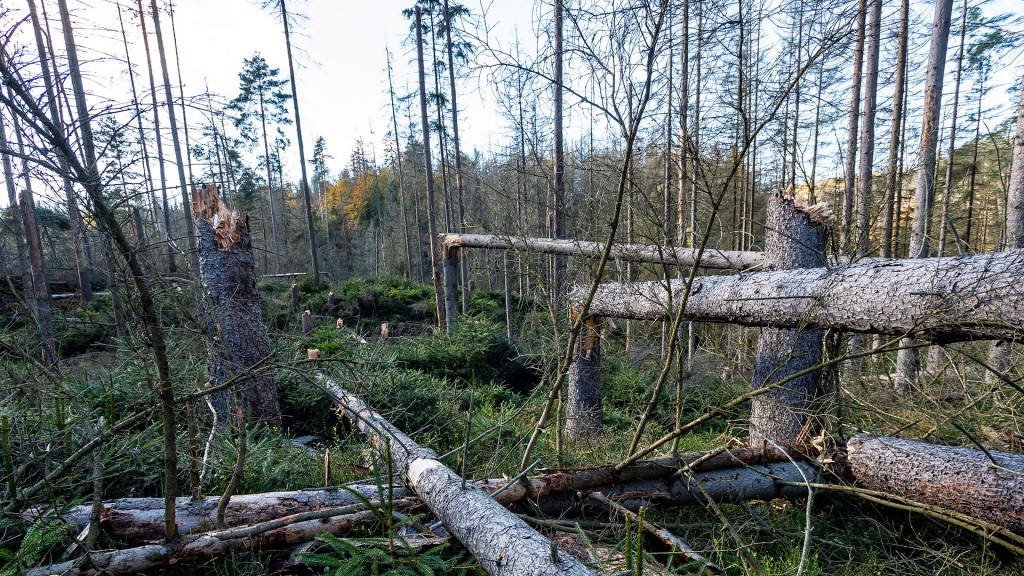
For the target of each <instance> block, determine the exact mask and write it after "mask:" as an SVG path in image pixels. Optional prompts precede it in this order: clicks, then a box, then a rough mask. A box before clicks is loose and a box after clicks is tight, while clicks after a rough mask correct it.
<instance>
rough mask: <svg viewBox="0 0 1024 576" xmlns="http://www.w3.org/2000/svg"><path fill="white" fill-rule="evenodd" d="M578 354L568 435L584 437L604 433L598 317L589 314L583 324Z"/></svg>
mask: <svg viewBox="0 0 1024 576" xmlns="http://www.w3.org/2000/svg"><path fill="white" fill-rule="evenodd" d="M580 331H581V334H580V337H579V338H578V339H577V340H576V357H575V358H574V359H573V362H572V364H570V365H569V374H568V379H569V392H568V398H567V400H566V412H565V438H566V439H567V440H569V441H575V440H581V439H583V438H589V437H592V436H596V435H599V434H601V430H602V429H603V427H604V410H603V408H602V405H601V334H600V330H599V329H598V326H597V318H596V317H595V316H588V317H587V318H586V319H584V320H583V322H582V323H581V325H580Z"/></svg>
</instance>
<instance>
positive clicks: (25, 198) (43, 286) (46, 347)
mask: <svg viewBox="0 0 1024 576" xmlns="http://www.w3.org/2000/svg"><path fill="white" fill-rule="evenodd" d="M15 131H16V132H15V133H16V134H17V127H15ZM19 140H20V138H19ZM18 148H19V149H20V151H21V153H24V148H23V147H22V145H21V142H19V143H18ZM24 178H25V183H26V186H25V188H24V189H22V191H21V194H20V195H19V200H20V204H21V216H22V219H23V221H24V226H25V236H26V237H27V238H28V256H29V264H30V269H31V271H32V297H33V300H34V301H33V303H32V309H33V312H34V313H35V314H34V316H35V318H34V320H35V322H36V331H37V332H38V333H39V343H40V345H41V347H42V360H43V363H44V364H46V365H51V364H54V363H55V362H57V343H56V341H55V340H54V339H53V321H52V320H51V318H50V287H49V284H48V283H47V279H46V261H45V258H44V257H43V241H42V237H41V236H40V233H39V223H38V221H37V220H36V204H35V199H34V198H33V197H32V196H33V195H32V189H31V187H30V186H29V185H28V182H29V178H28V172H27V171H26V172H25V174H24Z"/></svg>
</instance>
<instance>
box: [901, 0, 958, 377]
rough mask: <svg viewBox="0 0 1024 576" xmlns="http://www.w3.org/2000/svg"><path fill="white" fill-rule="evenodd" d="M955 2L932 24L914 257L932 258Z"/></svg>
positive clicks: (909, 355) (913, 371)
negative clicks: (944, 83)
mask: <svg viewBox="0 0 1024 576" xmlns="http://www.w3.org/2000/svg"><path fill="white" fill-rule="evenodd" d="M952 12H953V0H936V2H935V18H934V21H933V22H932V40H931V46H930V48H929V50H928V73H927V76H926V78H925V87H924V112H923V114H922V121H921V150H920V163H919V168H918V171H917V187H916V188H915V191H914V200H915V201H916V202H917V207H916V208H915V209H914V221H913V222H912V223H911V231H910V252H909V254H908V256H909V257H910V258H924V257H926V256H928V253H929V247H930V243H931V242H930V240H931V238H930V237H931V234H932V225H931V219H932V206H933V205H934V204H935V163H936V160H937V156H938V154H937V151H938V140H939V123H940V118H939V112H940V109H941V105H942V77H943V74H944V73H945V69H946V47H947V45H948V43H949V25H950V18H951V15H952ZM914 344H915V342H914V341H913V340H912V339H906V340H904V341H903V342H902V344H901V346H902V347H903V349H902V350H900V351H899V353H898V355H897V357H896V372H897V375H898V376H897V378H896V391H897V393H900V394H905V393H907V392H908V391H909V390H910V386H911V384H912V383H913V382H914V380H915V379H916V378H917V369H918V357H919V354H918V350H917V348H914V347H912V346H914Z"/></svg>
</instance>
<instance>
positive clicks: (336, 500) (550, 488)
mask: <svg viewBox="0 0 1024 576" xmlns="http://www.w3.org/2000/svg"><path fill="white" fill-rule="evenodd" d="M788 450H789V451H790V452H791V453H792V454H794V455H798V454H802V453H805V452H807V451H808V450H813V448H805V447H793V448H789V449H788ZM796 457H797V459H799V457H798V456H796ZM786 461H788V457H787V456H786V455H785V454H784V453H782V452H781V451H780V450H777V449H774V448H768V449H766V450H761V449H755V448H747V447H740V448H733V449H730V450H726V451H715V452H713V453H706V452H695V453H691V454H678V455H675V456H663V457H660V458H654V459H652V460H641V461H639V462H634V463H633V464H630V465H629V466H626V467H625V468H623V469H622V470H616V469H615V466H614V465H608V466H593V467H588V468H574V469H565V470H553V471H550V472H548V473H546V474H543V475H540V476H536V477H533V478H528V479H524V480H520V481H517V482H514V483H513V484H512V485H511V486H509V487H508V488H506V489H504V490H502V491H501V493H500V494H498V495H497V496H495V497H494V499H495V500H496V501H497V502H498V503H499V504H502V505H503V506H506V507H507V506H513V505H515V504H518V503H521V502H524V501H527V500H541V499H543V498H547V497H550V496H553V495H556V494H565V493H568V494H569V495H572V494H574V493H575V492H577V491H580V490H591V491H597V492H602V493H603V492H605V491H607V490H610V488H609V487H610V486H613V485H615V484H622V483H626V482H634V481H643V480H653V479H658V478H665V477H667V476H671V475H672V474H673V473H675V472H676V471H677V470H679V469H680V468H682V467H684V466H689V467H690V468H691V469H692V470H693V471H694V472H695V473H698V474H700V473H703V472H707V471H712V470H719V469H723V468H733V467H742V466H744V465H748V464H765V463H775V462H786ZM698 477H699V476H698ZM505 484H508V481H507V480H503V479H495V480H484V481H481V482H477V483H476V486H478V487H480V488H481V489H483V490H485V491H486V492H488V493H494V492H495V491H497V490H498V489H500V488H502V487H504V486H505ZM352 492H355V493H356V494H359V496H361V497H363V498H367V499H373V498H376V497H378V495H379V491H378V488H377V486H376V485H375V484H372V483H362V484H353V485H350V486H347V487H346V488H345V489H343V490H337V489H315V490H295V491H283V492H266V493H262V494H242V495H236V496H233V497H232V498H231V502H230V503H229V504H228V507H227V509H226V510H225V515H224V520H225V522H226V523H227V525H228V526H229V527H234V526H242V525H245V524H250V523H254V522H265V521H268V520H273V519H274V518H281V517H283V516H288V515H291V514H299V513H302V512H309V511H312V510H320V509H322V508H333V507H338V506H348V505H352V504H356V503H358V502H359V501H360V500H359V498H357V497H356V496H354V495H353V494H352ZM391 493H392V498H406V497H409V496H411V495H412V492H410V491H409V490H407V489H405V488H404V487H400V486H394V487H392V492H391ZM217 500H218V498H216V497H208V498H205V499H203V500H202V501H199V502H196V501H195V500H192V499H191V498H178V502H177V514H176V516H175V518H176V520H177V522H178V531H179V533H180V534H182V535H183V536H189V535H195V534H198V533H201V532H205V531H208V530H213V528H214V517H215V514H216V507H217ZM103 509H104V513H103V520H102V523H101V527H102V528H103V531H104V532H105V533H107V534H108V535H110V536H112V537H114V538H117V539H118V540H122V541H125V542H127V543H128V544H131V545H137V544H143V543H147V542H153V541H156V540H160V539H162V538H163V535H164V525H163V510H164V501H163V498H119V499H116V500H108V501H106V502H104V503H103ZM91 510H92V505H91V504H88V505H83V506H76V507H74V508H72V509H71V510H70V511H68V513H67V514H65V515H64V516H63V518H64V521H65V522H66V523H67V524H68V525H69V527H70V528H72V529H74V530H75V532H79V531H81V530H82V529H83V528H85V527H86V526H87V525H88V524H89V514H90V512H91ZM43 512H44V511H42V510H38V509H31V510H28V511H27V512H25V513H24V514H22V518H23V519H25V520H26V521H29V522H31V521H33V520H35V519H37V518H39V517H41V516H42V515H43Z"/></svg>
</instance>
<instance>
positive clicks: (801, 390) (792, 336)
mask: <svg viewBox="0 0 1024 576" xmlns="http://www.w3.org/2000/svg"><path fill="white" fill-rule="evenodd" d="M816 214H817V216H816V217H812V214H811V212H808V211H807V210H806V209H804V208H803V207H802V206H800V205H798V204H797V202H796V201H795V199H794V198H788V197H787V196H786V194H785V193H783V192H779V193H776V194H773V195H772V196H771V197H770V198H769V199H768V210H767V216H766V220H765V226H764V229H765V239H764V256H765V263H766V264H767V266H768V267H769V268H771V269H772V270H788V269H793V268H816V267H819V266H824V265H825V264H826V262H825V248H826V245H825V243H826V239H827V235H828V222H829V220H830V219H831V216H832V215H831V213H829V212H827V211H826V212H821V211H819V212H817V213H816ZM823 336H824V332H823V331H822V330H810V329H804V328H761V330H760V335H759V337H758V339H757V355H756V356H755V358H754V376H753V381H752V382H751V385H752V387H753V388H754V389H755V390H756V389H759V388H764V387H767V386H771V385H773V384H776V383H779V382H784V383H783V384H781V385H780V386H779V387H777V388H775V389H773V390H770V391H768V392H766V393H765V394H762V395H760V396H756V397H755V398H753V400H752V402H751V405H750V440H749V442H750V444H751V445H752V446H761V445H764V444H768V445H780V446H786V445H789V444H795V443H797V441H798V438H799V437H800V435H801V432H803V433H804V434H805V437H807V438H809V437H811V436H813V432H814V431H813V430H806V431H805V430H804V426H805V425H806V424H808V423H811V425H812V426H813V422H814V419H813V416H812V415H810V414H809V411H810V410H811V408H812V405H813V403H814V400H815V399H816V398H817V397H818V396H819V395H820V392H821V371H815V372H811V373H808V374H804V375H802V376H797V377H795V378H792V379H790V380H788V381H785V380H786V379H787V378H789V377H791V376H792V375H794V374H797V373H800V372H803V371H806V370H807V369H809V368H813V367H814V366H818V365H819V364H821V362H822V357H823V344H822V339H823ZM809 416H811V418H809Z"/></svg>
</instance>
